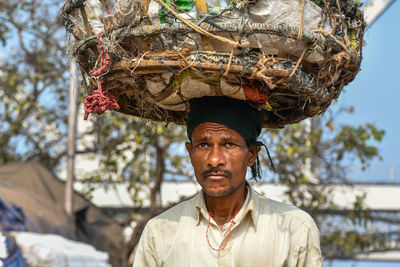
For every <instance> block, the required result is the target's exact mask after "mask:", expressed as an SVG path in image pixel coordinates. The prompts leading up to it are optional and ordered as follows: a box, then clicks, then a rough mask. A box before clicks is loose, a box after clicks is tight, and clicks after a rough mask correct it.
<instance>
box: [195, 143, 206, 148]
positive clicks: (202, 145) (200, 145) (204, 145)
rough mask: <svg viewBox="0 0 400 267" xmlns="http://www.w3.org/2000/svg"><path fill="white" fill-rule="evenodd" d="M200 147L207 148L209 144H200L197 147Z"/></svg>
mask: <svg viewBox="0 0 400 267" xmlns="http://www.w3.org/2000/svg"><path fill="white" fill-rule="evenodd" d="M197 146H198V147H207V143H200V144H198V145H197Z"/></svg>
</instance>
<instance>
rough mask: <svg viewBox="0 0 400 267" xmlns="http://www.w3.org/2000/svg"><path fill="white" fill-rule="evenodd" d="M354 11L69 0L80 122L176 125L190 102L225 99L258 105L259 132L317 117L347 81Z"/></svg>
mask: <svg viewBox="0 0 400 267" xmlns="http://www.w3.org/2000/svg"><path fill="white" fill-rule="evenodd" d="M194 1H195V2H194ZM221 1H224V0H221ZM359 7H360V4H359V3H358V1H353V0H341V1H339V0H313V1H309V0H244V1H237V0H232V1H231V0H229V1H228V2H219V0H216V1H212V2H206V0H193V2H192V1H190V0H175V2H174V1H173V0H116V1H115V2H108V1H107V0H104V1H100V0H87V1H85V0H67V1H66V2H65V4H64V6H63V8H62V10H61V15H62V16H63V17H64V22H65V26H66V28H67V30H68V31H69V32H70V33H72V35H73V41H72V42H71V44H70V46H69V51H70V53H71V55H72V56H74V57H75V58H76V60H77V62H78V64H79V66H80V69H81V71H82V74H83V76H84V83H85V85H86V88H87V92H88V94H89V95H91V96H89V97H88V98H87V99H86V100H85V105H86V107H85V109H86V113H87V114H88V113H91V112H96V113H98V114H100V113H102V112H104V111H105V110H106V109H115V110H118V111H119V112H123V113H126V114H131V115H135V116H140V117H144V118H149V119H152V120H156V121H165V122H175V123H177V124H183V123H184V122H185V117H186V113H187V111H188V105H187V101H188V100H189V99H191V98H196V97H202V96H206V95H208V96H211V95H225V96H229V97H232V98H236V99H242V100H249V101H252V102H254V103H256V105H258V106H259V108H260V109H261V110H263V112H264V114H265V117H264V127H267V128H281V127H283V126H285V125H286V124H290V123H296V122H299V121H301V120H302V119H305V118H308V117H312V116H315V115H318V114H321V113H323V112H324V111H325V110H326V109H327V108H328V106H329V105H330V103H331V102H332V100H334V99H336V98H337V97H338V96H339V94H340V92H341V90H342V88H343V86H344V85H346V84H348V83H349V82H350V81H352V80H353V79H354V77H355V75H356V74H357V72H358V71H359V66H360V61H361V49H362V44H363V33H364V22H363V15H362V12H361V11H360V9H359ZM87 114H86V115H87Z"/></svg>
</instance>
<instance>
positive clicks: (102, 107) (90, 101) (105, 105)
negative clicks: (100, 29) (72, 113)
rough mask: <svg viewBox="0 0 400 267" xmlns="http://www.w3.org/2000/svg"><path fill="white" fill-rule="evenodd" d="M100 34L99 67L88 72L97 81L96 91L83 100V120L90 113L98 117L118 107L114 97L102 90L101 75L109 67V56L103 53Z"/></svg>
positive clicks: (98, 39)
mask: <svg viewBox="0 0 400 267" xmlns="http://www.w3.org/2000/svg"><path fill="white" fill-rule="evenodd" d="M101 34H102V33H99V34H98V35H97V42H98V44H99V50H100V51H101V54H100V65H99V68H98V69H96V70H92V71H90V72H89V74H90V76H92V77H93V78H95V79H97V85H98V88H97V90H94V91H93V92H92V95H90V96H88V97H86V98H85V100H84V101H83V104H84V109H85V115H84V119H85V120H87V118H88V116H89V114H90V113H96V114H98V115H100V114H103V113H104V112H105V111H106V110H115V109H116V110H118V109H119V105H118V103H117V100H116V99H115V97H114V96H113V95H112V94H110V93H109V92H108V91H107V90H106V89H104V88H103V86H102V83H101V80H102V77H101V76H102V75H103V74H104V73H106V70H107V69H108V68H109V67H110V65H111V56H110V54H109V53H108V52H107V51H104V47H103V45H102V43H101V40H100V36H101Z"/></svg>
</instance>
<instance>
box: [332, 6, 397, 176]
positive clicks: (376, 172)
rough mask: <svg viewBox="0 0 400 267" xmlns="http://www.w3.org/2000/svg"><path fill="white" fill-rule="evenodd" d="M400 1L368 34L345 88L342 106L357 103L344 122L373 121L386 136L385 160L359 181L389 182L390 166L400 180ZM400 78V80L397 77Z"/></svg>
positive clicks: (372, 166) (382, 150) (380, 145)
mask: <svg viewBox="0 0 400 267" xmlns="http://www.w3.org/2000/svg"><path fill="white" fill-rule="evenodd" d="M399 26H400V1H395V2H394V3H393V4H392V6H391V7H390V8H389V9H388V10H386V12H385V13H384V14H383V15H382V16H381V17H380V18H379V19H378V20H377V21H375V23H374V24H372V25H371V27H370V28H368V29H367V31H366V33H365V36H364V38H365V41H366V43H367V45H366V46H365V47H364V50H363V55H364V59H363V61H362V64H361V71H360V73H359V74H358V75H357V77H356V79H355V80H354V81H353V82H352V83H351V84H349V85H348V86H346V87H345V88H344V91H343V92H342V94H341V95H340V97H339V99H338V104H339V105H340V106H354V108H355V112H354V114H351V115H344V116H341V117H340V118H341V119H342V120H343V122H346V123H354V124H361V123H366V122H372V123H374V124H375V125H376V126H377V127H378V128H381V129H384V130H385V131H386V135H385V138H384V140H383V141H382V142H381V143H380V144H379V145H378V147H379V148H380V149H381V155H382V156H383V161H379V160H376V161H374V162H372V164H371V168H370V169H368V170H367V171H366V172H364V173H359V172H355V173H354V174H353V177H352V178H353V179H354V180H357V181H375V182H389V181H390V179H389V178H390V177H393V175H392V176H391V175H390V172H391V171H390V169H391V168H392V172H393V170H394V178H395V180H394V181H395V182H398V183H400V125H399V123H400V34H399V33H400V31H399ZM398 79H399V80H398Z"/></svg>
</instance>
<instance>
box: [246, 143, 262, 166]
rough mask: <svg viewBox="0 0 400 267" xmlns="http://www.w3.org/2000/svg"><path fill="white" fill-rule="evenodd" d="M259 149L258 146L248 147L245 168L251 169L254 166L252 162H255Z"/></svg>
mask: <svg viewBox="0 0 400 267" xmlns="http://www.w3.org/2000/svg"><path fill="white" fill-rule="evenodd" d="M260 149H261V147H260V146H250V147H249V153H250V158H249V163H248V164H247V166H249V167H251V166H253V165H254V162H256V159H257V155H258V152H260Z"/></svg>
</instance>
